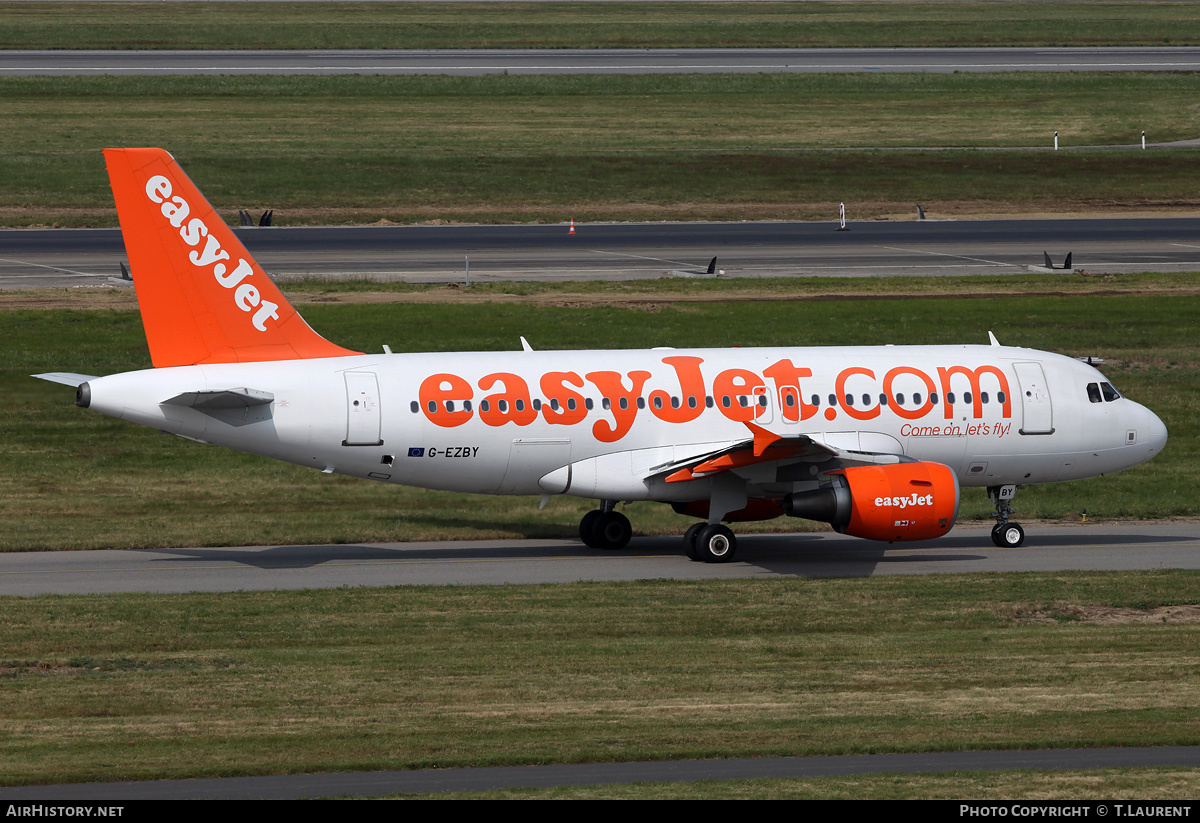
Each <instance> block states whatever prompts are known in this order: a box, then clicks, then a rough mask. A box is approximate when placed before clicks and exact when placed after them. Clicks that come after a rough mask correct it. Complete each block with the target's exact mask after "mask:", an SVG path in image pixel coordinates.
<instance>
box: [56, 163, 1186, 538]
mask: <svg viewBox="0 0 1200 823" xmlns="http://www.w3.org/2000/svg"><path fill="white" fill-rule="evenodd" d="M104 156H105V161H106V165H107V169H108V174H109V179H110V182H111V186H112V190H113V196H114V199H115V201H116V207H117V214H118V218H119V220H120V224H121V233H122V236H123V238H124V241H125V248H126V251H127V252H128V255H129V262H130V267H131V269H132V272H133V282H134V286H135V288H136V291H137V297H138V305H139V308H140V311H141V315H142V322H143V325H144V327H145V331H146V339H147V342H148V344H149V349H150V355H151V361H152V363H153V368H151V369H146V370H140V371H133V372H126V373H121V374H112V375H107V376H93V375H86V374H77V373H71V372H55V373H47V374H39V375H35V376H36V377H39V378H42V379H46V380H50V381H54V382H57V383H62V384H66V385H72V386H75V387H76V390H77V391H76V405H78V406H81V407H83V408H87V409H92V410H93V411H98V412H101V413H103V414H108V415H111V416H113V417H117V418H121V419H124V420H128V421H130V422H132V423H137V424H140V425H144V426H149V427H152V428H155V429H158V430H160V431H164V432H169V433H171V434H175V435H179V436H180V437H184V438H187V439H190V440H196V441H199V442H202V443H214V444H219V445H222V446H227V447H229V448H233V449H237V450H239V451H244V452H249V453H251V454H256V455H262V456H264V457H270V458H274V459H277V460H284V461H287V462H290V463H295V464H297V465H300V466H309V467H311V468H314V469H317V470H319V471H323V472H336V473H340V474H345V475H352V476H355V477H362V478H367V479H373V480H380V481H383V482H387V483H397V484H402V485H408V486H418V487H423V488H429V489H444V490H451V491H460V492H474V493H481V494H508V495H541V496H542V504H543V505H545V503H546V501H547V500H549V499H550V498H551V497H552V496H554V495H572V496H575V497H582V498H590V499H595V500H598V501H599V505H598V507H597V508H596V509H595V510H593V511H590V512H588V513H587V514H586V515H585V516H584V517H583V519H582V521H581V522H580V524H579V535H580V538H581V540H582V541H583V543H585V544H586V545H588V546H590V547H593V548H597V549H619V548H623V547H624V546H626V545H627V544H628V543H629V541H630V538H631V536H632V534H633V530H632V525H631V524H630V521H629V519H628V518H627V517H626V516H625V515H623V514H621V513H620V512H618V511H616V506H617V504H618V503H619V502H621V501H642V500H646V501H658V502H662V503H669V504H670V505H671V506H673V507H674V509H675V510H676V511H677V512H680V513H682V514H685V515H689V516H691V517H694V518H696V519H697V522H696V523H695V524H693V525H692V526H691V527H690V528H689V529H688V530H687V532H686V534H685V535H684V548H685V553H686V554H687V556H688V557H689V558H691V559H692V560H697V561H705V562H727V561H729V560H731V559H732V558H733V557H734V555H735V552H736V546H737V540H736V537H735V535H734V533H733V531H732V530H731V529H730V528H729V527H728V526H727V525H725V524H726V523H730V522H739V521H748V520H763V519H770V518H775V517H779V516H782V515H789V516H792V517H799V518H807V519H811V520H815V521H822V522H825V523H828V524H830V525H831V526H832V527H833V528H834V529H835V530H836V531H837V532H839V533H842V534H847V535H853V536H857V537H863V538H867V539H871V540H877V541H885V542H896V541H916V540H928V539H930V538H935V537H939V536H941V535H944V534H946V533H947V532H949V531H950V530H951V528H953V526H954V524H955V520H956V519H957V516H958V510H959V502H960V489H961V488H969V487H984V488H986V489H987V493H988V496H989V499H990V501H991V502H992V504H993V506H994V508H995V514H994V515H993V517H994V518H995V520H996V525H995V527H994V528H993V529H992V541H993V542H994V543H995V545H997V546H999V547H1017V546H1020V545H1022V543H1023V541H1024V539H1025V533H1024V529H1023V528H1022V527H1021V525H1020V524H1018V523H1016V522H1015V521H1014V520H1013V519H1012V515H1013V514H1014V511H1013V508H1012V502H1013V498H1014V495H1015V493H1016V490H1017V488H1018V487H1019V486H1024V485H1031V484H1036V483H1051V482H1056V481H1064V480H1075V479H1080V478H1086V477H1094V476H1097V475H1102V474H1107V473H1109V472H1115V471H1118V470H1120V469H1125V468H1128V467H1131V466H1135V465H1138V464H1140V463H1143V462H1145V461H1147V460H1149V459H1151V458H1152V457H1154V456H1155V455H1156V454H1158V452H1159V451H1161V450H1162V448H1163V446H1164V445H1165V444H1166V439H1167V430H1166V427H1165V426H1164V425H1163V423H1162V421H1161V420H1159V418H1158V417H1157V416H1156V415H1155V414H1154V413H1153V412H1152V411H1150V410H1149V409H1147V408H1145V407H1144V406H1141V405H1139V404H1137V403H1135V402H1133V401H1132V400H1130V399H1128V398H1126V397H1124V396H1123V395H1122V394H1121V393H1120V392H1118V391H1117V390H1116V389H1115V388H1114V387H1113V385H1112V383H1111V382H1110V381H1109V380H1108V379H1106V378H1105V377H1104V375H1103V374H1101V373H1100V372H1099V371H1097V370H1096V369H1095V368H1094V367H1093V366H1091V365H1089V364H1088V363H1085V362H1081V361H1080V360H1076V359H1073V358H1070V357H1066V356H1063V355H1059V354H1054V353H1050V352H1043V351H1035V350H1031V349H1025V348H1015V347H1008V346H1002V345H1000V344H999V342H998V341H997V340H996V338H995V336H994V335H993V334H992V333H991V332H989V333H988V336H989V345H942V346H892V345H884V346H862V347H859V346H855V347H815V348H785V347H780V348H736V347H735V348H707V349H667V348H655V349H650V350H617V351H534V350H533V349H532V347H531V346H529V344H528V343H527V342H526V341H525V340H524V338H522V339H521V343H522V349H521V351H512V352H453V353H425V354H422V353H392V352H391V351H390V349H388V348H387V347H386V346H385V347H384V352H383V353H380V354H367V353H362V352H356V351H350V350H347V349H344V348H342V347H340V346H338V345H336V344H334V343H331V342H329V341H328V340H326V339H325V338H323V337H321V336H320V335H319V334H317V333H316V332H315V331H314V330H313V329H312V328H311V327H309V326H308V324H307V323H305V322H304V320H303V318H301V317H300V315H299V314H298V313H297V312H296V310H295V309H294V308H293V307H292V306H291V304H290V303H289V302H288V301H287V299H286V298H285V297H284V296H283V294H282V293H281V292H280V291H279V289H278V288H277V287H276V286H275V284H274V283H273V282H272V281H271V280H270V278H268V276H267V275H266V273H265V272H264V271H263V270H262V268H261V267H260V266H259V265H258V263H257V262H255V260H254V259H253V257H251V255H250V253H249V252H248V251H247V250H246V248H245V246H243V245H242V243H241V242H240V241H239V240H238V238H237V237H236V235H235V234H234V232H233V231H232V229H230V227H229V226H227V225H226V224H225V222H224V221H223V220H222V219H221V218H220V216H219V215H218V214H217V213H216V211H215V210H214V209H213V207H212V206H211V205H210V204H209V203H208V201H207V200H206V199H205V198H204V196H203V195H202V194H201V193H200V191H199V189H198V188H197V187H196V186H195V184H194V183H192V181H191V180H190V179H189V178H188V177H187V175H186V174H185V173H184V172H183V170H182V169H181V168H180V166H179V165H178V163H176V161H175V159H174V158H173V157H172V156H171V155H170V154H168V153H167V152H166V151H164V150H162V149H157V148H123V149H106V150H105V151H104Z"/></svg>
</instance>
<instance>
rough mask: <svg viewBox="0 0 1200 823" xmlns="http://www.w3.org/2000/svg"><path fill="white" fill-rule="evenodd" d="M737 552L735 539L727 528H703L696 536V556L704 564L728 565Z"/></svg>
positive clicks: (715, 526)
mask: <svg viewBox="0 0 1200 823" xmlns="http://www.w3.org/2000/svg"><path fill="white" fill-rule="evenodd" d="M736 551H737V538H736V537H734V536H733V532H732V531H730V529H729V527H728V526H723V525H721V524H720V523H716V524H714V525H711V526H705V527H704V528H703V529H701V530H700V533H699V534H698V535H697V536H696V554H697V555H698V556H699V558H700V559H701V560H703V561H704V562H705V563H728V562H729V561H730V560H732V559H733V555H734V553H735V552H736Z"/></svg>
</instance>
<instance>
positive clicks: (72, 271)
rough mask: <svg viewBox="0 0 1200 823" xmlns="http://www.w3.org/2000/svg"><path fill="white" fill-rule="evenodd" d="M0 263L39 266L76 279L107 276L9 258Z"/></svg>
mask: <svg viewBox="0 0 1200 823" xmlns="http://www.w3.org/2000/svg"><path fill="white" fill-rule="evenodd" d="M0 262H4V263H19V264H21V265H22V266H37V267H38V268H41V269H50V270H51V271H61V272H66V273H67V274H72V275H75V276H76V277H104V276H105V275H103V274H88V273H87V272H85V271H75V270H74V269H63V268H59V267H58V266H47V265H46V264H45V263H31V262H30V261H28V260H13V259H12V258H9V257H0ZM39 276H40V275H36V274H6V275H3V277H39Z"/></svg>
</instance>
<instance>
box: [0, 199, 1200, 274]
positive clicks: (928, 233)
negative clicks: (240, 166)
mask: <svg viewBox="0 0 1200 823" xmlns="http://www.w3.org/2000/svg"><path fill="white" fill-rule="evenodd" d="M835 228H836V226H835V224H834V223H832V222H829V223H786V222H779V223H615V224H580V225H578V226H577V229H576V234H574V235H569V234H568V233H567V226H566V225H565V224H564V225H506V226H359V227H297V228H282V227H280V228H248V229H240V230H238V236H239V237H241V238H242V240H243V242H245V244H246V246H247V247H248V248H249V249H250V251H251V253H252V254H254V256H255V258H256V259H257V260H258V261H259V262H260V263H261V264H262V265H263V268H264V269H265V270H266V271H267V273H268V274H270V275H271V276H272V277H273V278H276V279H278V280H281V281H286V280H289V279H298V278H304V277H321V278H331V279H345V278H358V277H367V278H371V279H377V280H381V281H387V280H396V281H405V282H424V283H445V282H459V283H461V282H464V280H465V274H466V272H465V269H466V257H467V256H468V255H469V256H470V273H471V279H472V281H473V282H480V281H484V280H556V281H564V280H565V281H569V280H605V279H607V280H629V279H639V278H648V279H655V278H660V277H664V276H683V277H697V276H704V272H705V269H706V267H707V266H708V263H709V260H710V259H711V258H712V257H714V256H715V257H716V258H717V268H718V270H719V271H723V272H724V274H725V276H727V277H804V276H821V277H867V276H897V275H930V276H938V275H942V276H948V275H970V274H989V275H995V274H1017V273H1026V272H1028V271H1030V268H1031V267H1034V270H1042V269H1040V267H1041V266H1042V265H1043V262H1044V259H1043V252H1047V253H1049V254H1050V256H1051V258H1052V259H1053V262H1054V264H1055V266H1061V265H1062V264H1063V262H1064V259H1065V257H1066V255H1067V254H1068V253H1071V254H1072V255H1073V261H1072V262H1073V265H1074V267H1075V268H1076V269H1085V270H1087V271H1088V272H1091V273H1093V274H1115V273H1123V272H1141V271H1156V272H1178V271H1200V218H1193V217H1173V218H1128V219H1119V218H1101V219H1083V220H1028V219H1023V220H969V221H968V220H964V221H938V220H924V221H918V220H912V221H866V222H853V221H852V222H850V223H849V224H848V228H849V230H848V231H844V232H839V231H835ZM126 260H127V258H126V256H125V249H124V245H123V243H122V241H121V236H120V232H119V231H118V230H116V229H30V230H0V289H31V288H61V287H68V286H80V285H99V284H104V283H107V282H108V278H109V277H111V276H114V275H119V274H120V265H121V263H122V262H124V261H126ZM1047 274H1048V276H1063V275H1058V274H1056V273H1052V272H1047Z"/></svg>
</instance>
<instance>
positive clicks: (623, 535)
mask: <svg viewBox="0 0 1200 823" xmlns="http://www.w3.org/2000/svg"><path fill="white" fill-rule="evenodd" d="M616 505H617V501H616V500H601V501H600V508H599V509H596V510H594V511H590V512H588V513H587V514H585V515H584V516H583V519H582V520H580V521H579V539H580V540H582V541H583V544H584V545H585V546H588V547H589V548H593V549H623V548H625V547H626V546H627V545H629V539H630V538H631V537H633V526H632V525H630V523H629V518H628V517H626V516H625V515H623V514H621V513H620V512H618V511H614V510H613V508H614V507H615V506H616Z"/></svg>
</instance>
